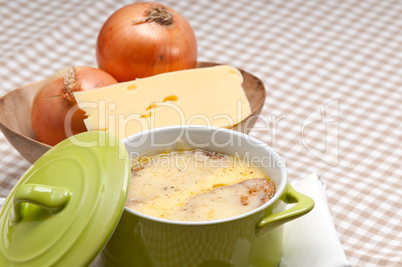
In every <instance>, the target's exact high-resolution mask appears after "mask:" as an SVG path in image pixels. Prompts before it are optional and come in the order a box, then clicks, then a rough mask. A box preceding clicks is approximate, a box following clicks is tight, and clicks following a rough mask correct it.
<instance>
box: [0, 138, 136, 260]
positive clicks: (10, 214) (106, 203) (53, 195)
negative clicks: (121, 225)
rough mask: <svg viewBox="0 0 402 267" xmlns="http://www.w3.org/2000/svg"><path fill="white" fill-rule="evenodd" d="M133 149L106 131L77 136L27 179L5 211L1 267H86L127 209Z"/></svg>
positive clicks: (0, 219)
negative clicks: (130, 150) (55, 266)
mask: <svg viewBox="0 0 402 267" xmlns="http://www.w3.org/2000/svg"><path fill="white" fill-rule="evenodd" d="M129 182H130V164H129V157H128V153H127V150H126V149H125V147H124V145H123V144H122V143H121V142H120V141H119V140H118V139H117V138H116V137H114V136H112V135H110V134H108V133H105V132H85V133H82V134H78V135H76V136H73V137H71V138H69V139H67V140H64V141H63V142H61V143H59V144H58V145H56V146H54V147H53V148H52V149H50V150H49V151H48V152H47V153H45V154H44V155H43V156H42V157H41V158H40V159H38V161H36V162H35V163H34V164H33V165H32V166H31V168H29V169H28V170H27V172H26V173H25V174H24V175H23V176H22V177H21V179H20V180H19V181H18V183H17V184H16V185H15V186H14V188H13V189H12V191H11V192H10V194H9V195H8V197H7V199H6V201H5V202H4V204H3V206H2V208H1V210H0V231H1V233H0V266H10V265H12V266H50V265H61V266H84V265H89V264H90V263H91V262H92V261H93V260H94V259H95V257H96V256H97V255H98V254H99V252H100V251H101V250H102V248H103V247H104V245H105V244H106V242H107V241H108V240H109V237H110V236H111V234H112V233H113V231H114V228H115V227H116V225H117V223H118V221H119V219H120V216H121V214H122V212H123V209H124V204H125V201H126V198H127V194H128V188H129Z"/></svg>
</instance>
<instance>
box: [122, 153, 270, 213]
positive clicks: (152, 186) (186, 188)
mask: <svg viewBox="0 0 402 267" xmlns="http://www.w3.org/2000/svg"><path fill="white" fill-rule="evenodd" d="M274 194H275V184H274V183H273V182H272V181H271V180H270V179H269V177H268V176H267V174H266V173H265V172H264V170H263V169H262V168H259V167H257V166H250V164H249V163H248V162H245V161H242V160H241V159H239V158H238V157H236V156H229V155H225V154H221V153H215V152H209V151H205V150H199V149H194V150H187V151H174V152H169V153H160V154H157V155H154V156H149V157H142V158H140V159H139V160H138V161H136V162H134V163H133V166H132V171H131V182H130V190H129V196H128V200H127V202H126V206H127V207H128V208H130V209H133V210H136V211H138V212H141V213H143V214H147V215H150V216H153V217H157V218H162V219H167V220H174V221H212V220H218V219H223V218H229V217H233V216H237V215H240V214H243V213H246V212H248V211H251V210H254V209H256V208H258V207H259V206H261V205H263V204H264V203H266V202H267V201H268V200H269V199H271V198H272V197H273V195H274Z"/></svg>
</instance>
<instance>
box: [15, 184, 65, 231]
mask: <svg viewBox="0 0 402 267" xmlns="http://www.w3.org/2000/svg"><path fill="white" fill-rule="evenodd" d="M70 197H71V192H70V191H69V190H68V189H66V188H64V187H58V186H50V185H40V184H24V185H21V186H20V187H18V189H17V191H16V192H15V195H14V198H13V209H12V213H11V220H10V222H11V224H16V223H18V222H19V221H20V219H21V217H22V215H23V214H24V213H25V211H24V207H25V206H26V205H23V203H31V204H34V205H36V206H39V207H41V208H43V209H46V210H47V211H49V212H57V211H60V210H62V209H63V208H64V207H65V206H66V204H67V203H68V201H69V200H70Z"/></svg>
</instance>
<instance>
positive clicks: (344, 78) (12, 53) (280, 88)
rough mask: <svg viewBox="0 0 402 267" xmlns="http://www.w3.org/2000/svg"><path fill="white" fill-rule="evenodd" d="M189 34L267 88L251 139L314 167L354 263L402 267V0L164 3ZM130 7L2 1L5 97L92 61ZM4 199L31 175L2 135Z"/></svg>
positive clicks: (292, 172)
mask: <svg viewBox="0 0 402 267" xmlns="http://www.w3.org/2000/svg"><path fill="white" fill-rule="evenodd" d="M160 2H161V3H164V4H167V5H169V6H171V7H173V8H174V9H176V10H177V11H178V12H179V13H181V14H182V15H184V16H185V17H186V18H187V19H188V20H189V22H190V23H191V25H192V26H193V28H194V30H195V33H196V36H197V39H198V45H199V60H200V61H212V62H218V63H227V64H232V65H234V66H237V67H240V68H242V69H244V70H246V71H248V72H250V73H253V74H254V75H256V76H257V77H259V78H260V79H261V80H262V81H263V82H264V84H265V86H266V89H267V98H266V102H265V106H264V109H263V111H262V114H261V116H260V119H259V120H258V122H257V124H256V125H255V128H254V129H253V131H252V132H251V135H253V136H254V137H257V138H259V139H261V140H262V141H264V142H266V143H267V144H269V145H270V146H272V147H273V148H274V149H275V150H276V151H278V152H279V153H280V154H281V155H282V156H283V157H284V158H285V159H286V162H287V166H288V172H289V176H290V181H291V182H292V181H296V180H298V179H301V178H302V177H303V176H304V175H307V174H309V173H311V172H314V171H318V172H320V174H321V177H322V180H323V181H324V182H325V184H326V190H327V196H328V202H329V208H330V212H331V214H332V216H333V219H334V224H335V227H336V230H337V232H338V234H339V238H340V241H341V243H342V246H343V248H344V250H345V253H346V256H347V257H348V259H349V261H350V263H351V264H352V266H402V198H401V196H402V170H401V162H402V126H401V125H402V1H398V0H394V1H392V0H385V1H379V0H343V1H335V0H328V1H318V0H317V1H315V0H309V1H297V0H289V1H268V0H265V1H259V0H256V1H249V0H205V1H204V0H203V1H196V0H191V1H184V0H183V1H175V0H166V1H165V0H163V1H160ZM129 3H131V1H114V0H101V1H90V0H68V1H48V0H33V1H24V0H18V1H15V0H14V1H4V0H1V1H0V52H1V53H0V66H1V67H0V84H1V86H0V95H1V96H2V95H4V94H5V93H7V92H9V91H11V90H13V89H14V88H17V87H19V86H22V85H25V84H28V83H30V82H32V81H37V80H41V79H43V78H46V77H48V76H50V75H52V74H53V73H54V72H56V71H58V70H60V69H63V68H65V67H67V66H71V65H93V66H96V61H95V50H94V47H95V42H96V37H97V34H98V31H99V29H100V27H101V26H102V24H103V22H104V21H105V20H106V18H107V17H108V16H109V15H110V14H112V13H113V12H114V11H115V10H116V9H118V8H120V7H122V6H124V5H126V4H129ZM0 158H1V160H0V170H1V171H0V195H1V196H6V195H7V193H8V192H9V191H10V189H11V188H12V186H13V185H14V184H15V182H16V181H17V179H18V178H19V177H20V176H21V175H22V174H23V172H24V171H25V170H26V169H27V168H28V167H29V164H28V162H27V161H25V160H24V159H23V158H22V157H21V156H20V155H19V154H18V153H17V152H16V151H15V150H14V148H13V147H12V146H10V144H9V143H8V141H7V140H6V139H5V138H4V137H3V135H1V137H0Z"/></svg>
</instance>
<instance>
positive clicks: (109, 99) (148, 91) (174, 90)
mask: <svg viewBox="0 0 402 267" xmlns="http://www.w3.org/2000/svg"><path fill="white" fill-rule="evenodd" d="M242 83H243V77H242V75H241V73H240V72H239V71H238V70H237V69H236V68H234V67H232V66H228V65H221V66H215V67H209V68H199V69H191V70H183V71H175V72H169V73H164V74H159V75H156V76H152V77H148V78H143V79H137V80H134V81H130V82H125V83H118V84H114V85H110V86H107V87H103V88H100V89H96V90H92V91H83V92H75V93H74V96H75V98H76V100H77V103H78V106H79V108H80V109H82V110H84V111H85V113H86V115H87V116H88V118H87V119H85V120H84V122H85V125H86V127H87V129H88V130H106V131H109V132H110V133H112V134H114V135H116V136H117V137H119V138H120V139H123V138H125V137H128V136H130V135H132V134H135V133H138V132H141V131H144V130H148V129H152V128H158V127H163V126H171V125H206V126H216V127H226V128H228V127H231V126H234V125H236V124H238V123H239V122H241V121H242V120H243V119H245V118H246V117H248V116H249V115H250V114H251V108H250V103H249V102H248V99H247V97H246V95H245V93H244V90H243V87H242V85H241V84H242Z"/></svg>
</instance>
